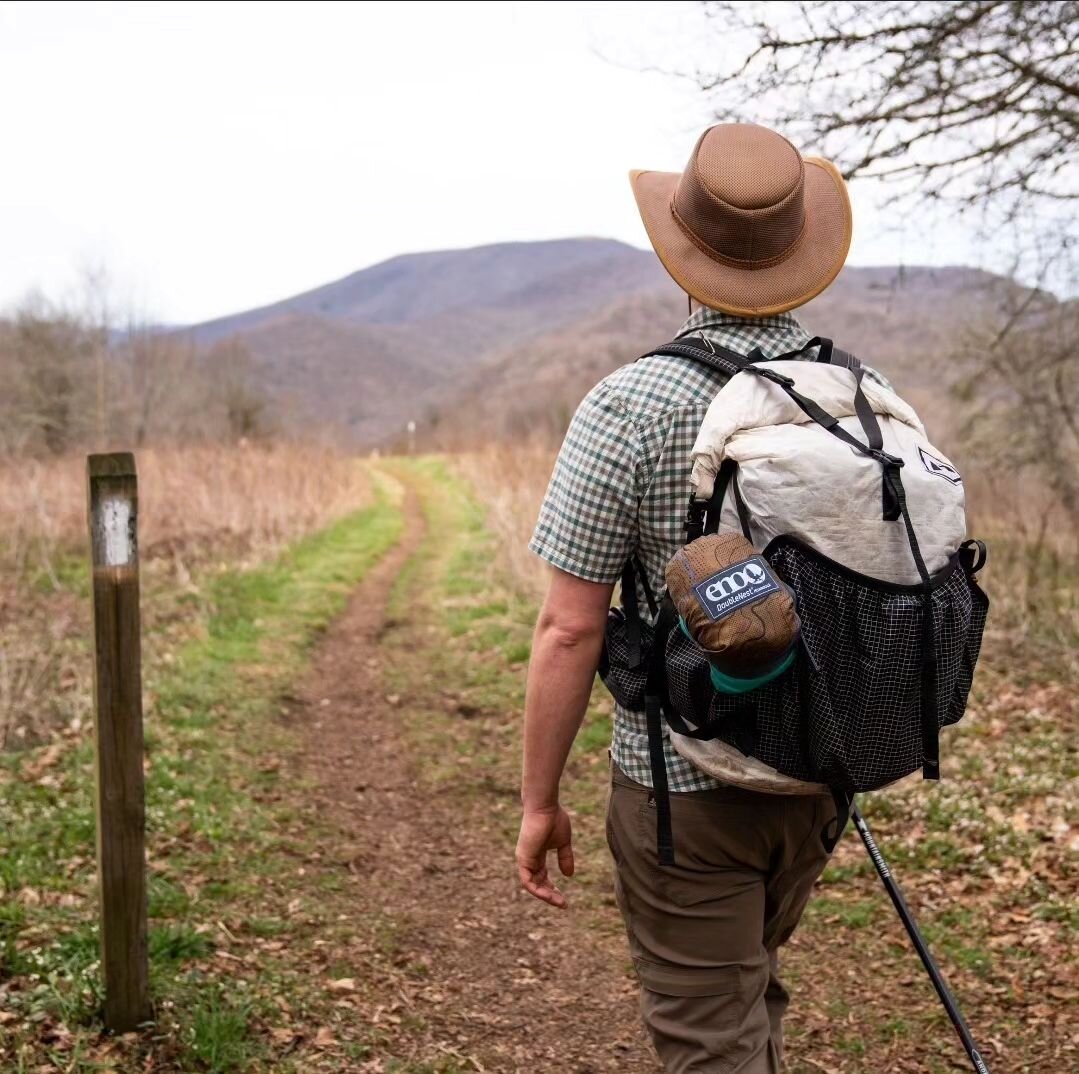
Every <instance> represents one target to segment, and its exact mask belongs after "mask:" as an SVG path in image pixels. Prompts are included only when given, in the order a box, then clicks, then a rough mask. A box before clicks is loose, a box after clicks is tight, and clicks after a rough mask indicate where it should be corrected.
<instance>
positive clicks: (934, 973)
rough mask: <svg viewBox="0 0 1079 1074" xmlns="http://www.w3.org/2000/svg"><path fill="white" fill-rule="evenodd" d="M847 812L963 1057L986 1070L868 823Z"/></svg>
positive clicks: (982, 1073) (855, 812)
mask: <svg viewBox="0 0 1079 1074" xmlns="http://www.w3.org/2000/svg"><path fill="white" fill-rule="evenodd" d="M850 815H851V820H853V821H854V827H855V828H857V829H858V834H859V835H860V836H861V837H862V842H863V843H864V844H865V848H866V850H867V851H868V852H869V857H870V860H871V861H872V862H873V866H874V868H875V869H876V870H877V875H878V876H879V877H880V879H881V883H882V884H884V889H885V891H887V892H888V897H889V898H890V899H891V900H892V905H893V906H894V907H895V910H896V913H897V914H898V915H899V920H900V921H902V922H903V927H904V928H905V929H906V930H907V935H908V936H909V937H910V939H911V943H913V944H914V949H915V951H917V952H918V957H919V958H920V959H921V960H922V965H923V966H925V969H926V972H927V973H928V974H929V979H930V980H931V981H932V982H933V987H934V988H935V989H936V991H937V995H938V996H939V997H940V1001H941V1003H942V1004H943V1005H944V1009H945V1011H947V1013H948V1017H949V1018H950V1019H951V1022H952V1025H953V1026H954V1027H955V1032H956V1033H957V1034H958V1036H959V1039H960V1041H962V1043H963V1047H964V1048H965V1049H966V1053H967V1057H968V1058H969V1059H970V1061H971V1063H972V1064H973V1065H974V1069H975V1071H977V1074H989V1068H988V1067H987V1066H986V1065H985V1060H983V1059H982V1056H981V1053H980V1052H979V1051H978V1047H977V1045H976V1044H975V1043H974V1038H973V1037H971V1035H970V1030H969V1029H968V1028H967V1024H966V1022H964V1021H963V1016H962V1014H960V1013H959V1007H958V1006H957V1005H956V1002H955V998H954V997H953V996H952V994H951V992H950V991H949V990H948V986H947V985H946V984H945V983H944V978H943V977H942V976H941V973H940V970H939V969H938V968H937V964H936V962H934V961H933V956H932V955H931V954H930V953H929V948H928V946H926V942H925V940H924V939H923V938H922V934H921V933H920V932H919V931H918V925H917V924H916V923H915V920H914V916H913V915H912V914H911V912H910V908H909V907H908V906H907V901H906V899H904V898H903V892H902V891H901V890H900V889H899V885H898V884H897V883H896V882H895V878H894V877H893V876H892V871H891V869H889V868H888V863H887V862H886V861H885V860H884V855H882V854H881V852H880V848H879V847H878V846H877V841H876V840H875V839H874V838H873V833H872V832H871V831H870V830H869V826H868V825H867V824H866V822H865V819H864V818H863V817H862V814H861V813H860V812H859V811H858V807H857V806H856V805H852V806H851V811H850Z"/></svg>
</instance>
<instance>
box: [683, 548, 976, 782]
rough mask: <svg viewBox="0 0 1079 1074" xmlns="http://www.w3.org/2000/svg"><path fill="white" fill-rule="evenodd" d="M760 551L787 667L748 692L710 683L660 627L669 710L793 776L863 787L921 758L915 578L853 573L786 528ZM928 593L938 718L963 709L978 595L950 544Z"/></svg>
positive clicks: (919, 595)
mask: <svg viewBox="0 0 1079 1074" xmlns="http://www.w3.org/2000/svg"><path fill="white" fill-rule="evenodd" d="M764 554H765V557H766V558H767V559H768V561H769V562H770V563H771V564H772V566H773V567H774V568H775V570H776V573H777V574H779V575H780V576H781V577H782V578H783V580H784V581H785V582H787V584H788V585H790V586H791V587H792V589H793V590H794V592H795V594H796V595H797V599H798V612H799V615H800V617H801V620H802V645H801V649H800V652H799V654H798V659H797V661H796V663H795V666H794V667H792V668H791V670H790V671H788V672H787V673H786V674H784V675H783V676H781V677H780V678H778V679H776V680H774V681H773V682H771V683H768V684H767V685H765V686H763V687H761V688H760V689H759V690H755V691H753V692H752V693H750V694H743V695H740V696H737V695H728V694H723V693H718V692H717V691H715V690H714V689H713V688H712V685H711V678H710V674H709V667H708V663H707V661H706V660H705V659H704V656H703V655H702V653H701V652H700V650H699V649H698V648H697V647H696V645H695V644H694V643H693V642H692V641H691V640H690V639H688V638H687V637H686V636H685V635H684V633H682V631H679V630H675V631H672V633H671V636H670V638H669V639H668V643H667V653H666V656H667V674H668V683H669V689H670V697H671V702H672V704H673V705H674V707H675V708H676V709H677V711H678V713H679V714H680V715H681V716H682V717H683V718H684V719H685V720H687V721H689V722H690V723H693V724H695V725H697V726H698V727H700V726H704V725H706V726H707V727H708V728H709V729H711V730H712V731H713V733H714V734H715V736H716V737H719V738H722V739H724V740H725V741H728V742H731V743H732V744H733V745H735V746H737V747H738V748H739V749H741V750H742V752H744V753H748V754H752V755H753V756H755V757H757V758H759V759H760V760H761V761H763V762H764V763H765V764H768V765H771V766H772V767H773V768H776V769H777V770H778V771H780V772H782V773H784V774H786V775H789V776H792V777H794V778H796V779H804V780H814V781H820V782H823V783H828V784H829V785H832V786H836V787H840V788H843V789H846V790H852V791H865V790H872V789H873V788H874V787H880V786H882V785H883V784H885V783H889V782H891V781H892V780H894V779H898V778H900V777H902V776H905V775H908V774H909V773H911V772H914V771H916V770H917V769H918V768H920V767H921V765H922V761H923V749H922V726H921V711H922V676H923V652H922V649H923V647H922V614H923V611H922V609H923V601H924V594H923V592H922V589H921V587H920V586H901V585H893V584H890V583H887V582H880V581H878V580H876V579H873V578H867V577H865V576H864V575H860V574H856V573H855V572H853V571H850V570H848V569H847V568H845V567H843V566H842V565H841V564H839V563H835V562H834V561H832V560H830V559H827V558H826V557H824V556H822V555H820V554H819V553H817V552H815V551H814V550H813V549H812V548H810V547H809V546H807V545H805V544H803V543H802V542H800V541H798V540H796V539H794V538H790V537H779V538H777V539H776V540H774V541H773V542H772V543H771V544H770V545H769V547H768V548H767V549H766V550H765V553H764ZM930 600H931V607H932V613H933V625H934V639H935V644H934V645H933V648H932V652H931V654H930V655H931V657H932V658H933V660H934V661H935V670H934V672H933V681H934V684H935V696H936V710H937V724H938V726H939V727H943V726H945V725H947V724H951V723H955V722H956V721H957V720H959V719H960V718H961V717H962V715H963V711H964V709H965V707H966V702H967V695H968V693H969V691H970V685H971V681H972V678H973V674H974V667H975V664H976V663H977V659H978V652H979V648H980V645H981V636H982V630H983V628H984V626H985V619H986V613H987V611H988V604H989V602H988V598H987V597H986V596H985V594H984V593H983V592H982V591H981V589H980V588H979V587H978V585H977V584H976V583H975V582H974V580H973V578H972V577H971V576H970V575H969V574H968V573H967V571H966V570H964V569H963V567H962V566H961V565H960V563H959V556H958V554H957V555H956V556H955V557H954V558H953V560H952V561H951V563H950V564H949V565H948V566H947V567H946V568H945V569H944V570H943V571H941V572H940V573H938V574H937V575H936V576H935V577H934V579H933V588H932V596H931V598H930Z"/></svg>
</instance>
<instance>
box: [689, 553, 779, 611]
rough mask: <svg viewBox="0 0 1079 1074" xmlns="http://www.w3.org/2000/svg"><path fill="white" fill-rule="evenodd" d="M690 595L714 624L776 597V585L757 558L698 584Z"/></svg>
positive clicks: (760, 560)
mask: <svg viewBox="0 0 1079 1074" xmlns="http://www.w3.org/2000/svg"><path fill="white" fill-rule="evenodd" d="M693 592H694V593H696V594H697V599H698V600H699V601H700V602H701V607H702V608H703V609H704V610H705V612H706V613H707V614H708V617H709V618H710V619H711V620H712V621H713V622H717V621H718V620H720V619H724V618H726V616H728V615H730V614H731V613H732V612H735V611H737V610H738V609H739V608H741V607H742V606H743V605H745V604H752V603H755V602H756V601H758V600H761V599H762V598H764V597H767V596H768V595H769V594H770V593H778V592H779V583H778V582H777V581H776V579H775V576H774V575H773V574H772V572H771V570H770V569H769V567H768V564H767V563H766V562H765V561H764V560H763V559H762V558H761V557H760V556H754V557H753V558H752V559H747V560H743V561H742V562H741V563H735V564H734V565H733V566H731V567H727V568H726V569H725V570H722V571H720V572H719V573H718V574H713V575H712V576H711V577H710V578H706V579H705V580H704V581H703V582H698V583H697V585H695V586H694V587H693Z"/></svg>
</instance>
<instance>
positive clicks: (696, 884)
mask: <svg viewBox="0 0 1079 1074" xmlns="http://www.w3.org/2000/svg"><path fill="white" fill-rule="evenodd" d="M835 812H836V810H835V805H834V803H833V801H832V798H831V796H830V795H828V794H810V795H778V794H761V793H759V792H757V791H748V790H742V789H741V788H739V787H734V786H724V787H722V788H720V789H718V790H708V791H682V792H672V794H671V817H672V822H673V826H674V847H675V859H676V863H677V864H676V865H674V866H673V867H666V868H660V867H659V865H658V864H657V861H656V808H655V801H654V799H653V797H652V792H651V791H650V790H649V789H648V788H647V787H644V786H642V785H641V784H639V783H636V782H634V781H633V780H631V779H630V778H629V777H628V776H626V775H625V773H623V772H622V771H621V769H619V768H618V767H617V765H614V764H613V763H612V766H611V789H610V796H609V798H608V806H607V843H608V845H609V847H610V849H611V854H612V855H613V857H614V862H615V895H616V897H617V899H618V905H619V908H620V909H621V911H622V917H623V918H624V920H625V923H626V931H627V933H628V935H629V944H630V950H631V953H632V955H633V963H634V966H635V967H636V970H637V975H638V977H639V978H640V982H641V1012H642V1014H643V1015H644V1021H645V1024H646V1025H647V1026H648V1029H649V1030H650V1032H651V1034H652V1039H653V1042H654V1043H655V1047H656V1051H657V1052H658V1053H659V1057H660V1059H661V1060H662V1062H663V1065H664V1067H665V1068H666V1070H667V1071H668V1072H670V1074H689V1072H693V1074H705V1072H708V1074H721V1072H722V1074H779V1071H780V1069H781V1063H782V1054H783V1035H782V1026H781V1022H782V1018H783V1013H784V1011H785V1010H786V1007H787V1002H788V998H789V997H788V994H787V991H786V990H785V989H784V987H783V985H782V983H781V982H780V980H779V977H778V976H777V959H776V952H777V951H778V949H779V947H780V945H781V944H783V943H785V942H786V941H787V939H788V938H789V937H790V935H791V933H792V932H793V931H794V927H795V925H797V924H798V920H799V918H800V917H801V916H802V911H803V910H804V909H805V905H806V902H807V901H808V900H809V895H810V892H811V891H812V889H813V884H814V882H815V881H816V879H817V877H818V876H819V875H820V873H821V871H822V870H823V868H824V866H825V863H826V862H827V860H828V854H827V852H826V851H825V849H824V845H823V844H822V842H821V838H820V833H821V830H822V829H824V828H825V827H826V826H827V825H829V824H830V823H831V822H832V821H833V820H834V819H835Z"/></svg>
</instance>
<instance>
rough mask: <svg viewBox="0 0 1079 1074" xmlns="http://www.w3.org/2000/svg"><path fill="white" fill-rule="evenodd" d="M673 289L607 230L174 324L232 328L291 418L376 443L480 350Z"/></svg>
mask: <svg viewBox="0 0 1079 1074" xmlns="http://www.w3.org/2000/svg"><path fill="white" fill-rule="evenodd" d="M657 289H660V290H664V289H665V290H668V291H670V292H671V293H673V292H674V286H673V284H671V283H670V282H669V280H668V279H667V276H666V274H665V273H664V272H663V270H662V268H661V267H660V266H659V264H658V263H657V261H656V259H655V258H654V257H653V256H652V254H650V253H646V252H645V251H643V250H637V249H634V248H633V247H631V246H627V245H625V244H624V243H620V242H615V241H613V240H610V239H564V240H558V241H553V242H534V243H505V244H500V245H496V246H482V247H476V248H474V249H468V250H450V251H441V252H437V253H421V254H407V255H404V256H402V257H395V258H393V259H392V260H390V261H385V262H382V263H381V264H378V265H375V266H373V267H371V268H368V269H364V270H362V271H360V272H356V273H353V274H352V275H350V276H346V277H345V278H344V279H341V280H337V281H335V282H334V283H330V284H326V285H325V286H323V287H319V288H316V289H315V290H312V291H306V292H304V293H303V294H300V295H296V296H295V297H294V298H288V299H285V300H283V301H281V302H276V303H273V304H272V305H269V306H263V307H261V308H259V309H254V310H247V311H245V312H243V313H237V314H233V315H232V316H229V317H222V318H219V319H217V320H214V321H207V322H205V323H203V324H198V325H193V326H190V327H188V328H185V329H181V330H179V331H180V332H181V333H182V334H185V335H188V336H190V337H191V338H192V339H193V340H194V341H195V343H196V344H198V345H200V346H207V345H209V344H212V343H215V342H218V341H220V340H223V339H227V338H240V339H242V340H243V341H244V342H245V343H246V344H247V345H248V347H249V348H250V349H251V351H252V354H253V357H254V359H255V370H256V375H257V376H258V378H259V380H260V382H261V383H262V385H263V386H264V387H265V388H266V390H267V391H268V392H269V394H270V395H271V397H272V399H274V400H275V401H277V402H279V403H282V404H287V405H286V406H285V407H284V409H285V410H286V412H287V413H288V415H289V416H290V420H291V421H293V422H298V423H301V424H305V425H306V424H311V423H314V424H316V425H317V426H318V427H319V428H325V427H327V426H329V427H332V428H337V429H340V430H341V431H342V432H344V433H346V434H347V436H348V438H349V439H350V440H351V441H353V442H355V443H361V444H362V443H375V442H378V441H379V440H380V439H383V438H385V437H386V436H388V435H392V434H393V433H395V432H397V431H399V430H400V428H401V427H402V425H403V423H404V422H406V421H408V420H412V419H419V418H420V417H421V416H422V415H423V414H424V413H426V412H428V411H429V410H431V409H432V408H437V407H438V405H439V403H440V400H441V399H443V398H444V397H446V396H447V395H448V394H455V393H456V384H457V381H458V380H459V378H460V376H461V375H463V374H464V373H465V372H466V371H467V370H469V369H470V368H471V367H473V366H474V365H475V364H476V362H477V361H478V360H479V358H481V357H482V356H483V355H485V354H486V353H488V352H490V351H491V350H492V349H500V348H505V347H507V346H511V345H515V344H519V343H522V342H524V341H527V340H530V339H533V338H535V337H537V336H539V335H542V334H545V333H548V332H551V331H557V330H558V329H559V328H562V327H563V326H565V325H567V324H570V323H571V322H573V321H575V320H577V319H579V318H581V317H584V316H586V315H587V314H588V313H589V312H590V311H592V310H595V309H597V308H601V307H603V306H605V305H608V304H610V303H611V302H613V301H615V300H619V299H625V298H627V297H630V298H632V297H635V296H637V295H641V294H646V293H648V292H654V291H656V290H657Z"/></svg>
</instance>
